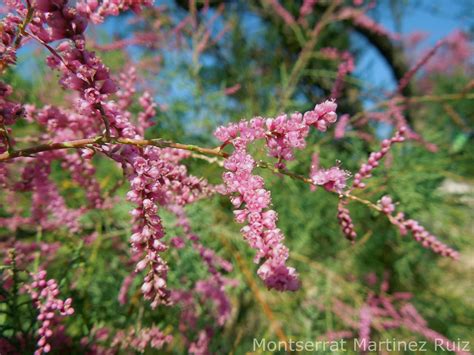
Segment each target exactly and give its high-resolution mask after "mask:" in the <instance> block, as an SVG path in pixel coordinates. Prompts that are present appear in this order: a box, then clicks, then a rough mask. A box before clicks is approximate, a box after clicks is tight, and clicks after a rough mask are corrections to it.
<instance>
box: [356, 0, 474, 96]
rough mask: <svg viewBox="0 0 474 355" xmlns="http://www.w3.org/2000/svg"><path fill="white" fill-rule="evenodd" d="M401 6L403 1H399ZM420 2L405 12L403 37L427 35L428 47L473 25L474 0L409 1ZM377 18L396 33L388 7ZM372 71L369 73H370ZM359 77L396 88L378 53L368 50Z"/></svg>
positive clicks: (361, 64)
mask: <svg viewBox="0 0 474 355" xmlns="http://www.w3.org/2000/svg"><path fill="white" fill-rule="evenodd" d="M397 1H400V3H402V2H403V1H402V0H397ZM386 2H388V1H386ZM408 2H409V3H418V4H417V6H408V7H407V8H406V9H405V10H404V16H403V17H402V22H401V34H402V35H406V34H409V33H412V32H414V31H423V32H427V33H428V34H429V35H428V37H427V38H426V40H425V41H424V42H423V43H422V45H424V46H425V47H430V46H432V45H433V44H434V43H435V42H436V41H437V40H439V39H441V38H443V37H445V36H447V35H448V34H450V33H451V32H453V31H454V30H455V29H459V28H461V29H463V30H466V31H468V30H469V29H470V28H472V27H473V24H474V22H473V21H474V10H473V9H474V1H472V0H431V1H430V0H422V1H408ZM378 11H379V12H378V13H376V14H374V16H375V17H376V18H377V19H378V21H380V22H381V23H382V24H383V25H384V26H385V27H386V28H388V29H390V30H392V31H393V32H395V24H394V21H393V20H392V16H391V15H390V10H389V8H388V6H385V7H383V6H380V7H379V8H378ZM368 68H370V70H367V69H368ZM356 73H357V75H358V76H359V77H361V78H362V79H363V80H364V81H367V82H370V83H371V84H375V85H377V86H382V87H386V88H387V89H390V88H393V87H394V85H395V82H394V80H393V77H392V74H391V72H390V71H389V69H388V68H387V65H386V63H385V61H384V60H383V58H380V56H379V55H378V53H377V52H376V50H373V49H372V50H368V51H367V52H366V53H365V55H364V56H363V58H361V61H360V62H359V63H358V66H357V71H356Z"/></svg>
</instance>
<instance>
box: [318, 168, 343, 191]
mask: <svg viewBox="0 0 474 355" xmlns="http://www.w3.org/2000/svg"><path fill="white" fill-rule="evenodd" d="M349 176H350V173H349V172H347V171H345V170H342V169H341V168H340V167H338V166H333V167H332V168H329V169H318V170H316V171H314V172H311V174H310V176H309V177H310V178H311V180H312V181H313V184H314V185H319V186H322V187H324V188H325V189H326V190H328V191H334V192H337V193H339V194H340V193H342V192H343V190H344V189H345V187H346V182H347V179H348V178H349Z"/></svg>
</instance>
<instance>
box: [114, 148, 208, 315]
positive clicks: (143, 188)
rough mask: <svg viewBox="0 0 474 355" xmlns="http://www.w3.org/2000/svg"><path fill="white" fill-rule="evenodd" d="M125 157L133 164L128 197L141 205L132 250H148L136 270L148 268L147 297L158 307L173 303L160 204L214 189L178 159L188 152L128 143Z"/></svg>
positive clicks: (183, 201) (182, 200)
mask: <svg viewBox="0 0 474 355" xmlns="http://www.w3.org/2000/svg"><path fill="white" fill-rule="evenodd" d="M127 148H128V149H124V151H123V152H122V155H123V159H125V160H126V161H127V162H128V164H130V165H131V168H132V173H131V174H130V175H129V176H128V178H129V180H130V184H131V188H132V189H131V190H130V191H129V192H128V194H127V199H128V200H129V201H131V202H133V203H135V204H136V205H137V208H135V209H134V210H132V212H131V214H132V216H133V218H134V224H133V225H134V234H133V235H132V236H131V239H130V240H131V243H132V251H133V254H134V255H136V257H139V256H140V255H142V254H144V257H143V258H142V259H141V260H140V261H139V262H138V263H137V266H136V271H137V272H139V271H142V270H144V269H145V268H148V273H147V275H146V276H145V280H144V283H143V285H142V292H143V294H144V296H145V299H148V300H150V301H151V306H152V307H153V308H155V307H156V306H158V305H159V304H161V303H162V304H167V305H169V304H170V300H169V290H168V289H167V286H166V280H167V273H168V265H167V264H166V262H165V260H163V258H162V257H161V256H160V254H161V253H163V252H164V251H166V250H167V249H168V246H167V245H166V244H165V243H164V242H163V241H162V239H163V237H164V229H163V226H162V223H161V219H160V217H159V216H158V215H157V212H158V205H162V206H166V205H169V204H179V205H184V204H188V203H192V202H194V201H195V200H197V199H198V198H200V197H202V196H206V195H207V194H209V193H210V190H209V189H208V187H207V182H206V181H205V180H200V179H197V178H196V177H193V176H188V175H187V171H186V168H185V167H184V166H183V165H179V164H178V162H179V160H180V159H182V158H183V157H185V156H187V154H184V155H183V154H182V153H179V152H177V151H175V150H174V151H173V150H170V149H159V148H156V147H151V146H148V147H145V148H144V149H142V150H139V149H137V148H135V147H127Z"/></svg>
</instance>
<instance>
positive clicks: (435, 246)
mask: <svg viewBox="0 0 474 355" xmlns="http://www.w3.org/2000/svg"><path fill="white" fill-rule="evenodd" d="M379 206H380V208H381V209H382V212H383V213H385V214H386V215H388V216H389V220H390V221H391V222H392V223H393V224H394V225H395V226H397V227H398V228H399V230H400V233H401V234H402V235H405V234H407V232H408V231H410V232H411V233H412V234H413V238H414V239H415V240H416V241H417V242H418V243H420V244H421V245H422V246H423V247H424V248H427V249H431V250H432V251H434V252H435V253H436V254H439V255H442V256H446V257H450V258H453V259H455V260H456V259H458V258H459V253H458V252H457V251H456V250H454V249H452V248H451V247H449V246H447V245H446V244H444V243H442V242H441V241H439V240H438V238H436V237H435V236H434V235H432V234H431V233H430V232H428V231H427V230H426V229H425V228H424V227H423V226H421V225H420V224H419V222H418V221H415V220H413V219H408V220H406V219H405V215H404V213H403V212H399V213H398V214H397V215H396V216H392V213H393V212H395V205H394V204H393V202H392V198H391V197H390V196H383V197H382V198H381V199H380V201H379Z"/></svg>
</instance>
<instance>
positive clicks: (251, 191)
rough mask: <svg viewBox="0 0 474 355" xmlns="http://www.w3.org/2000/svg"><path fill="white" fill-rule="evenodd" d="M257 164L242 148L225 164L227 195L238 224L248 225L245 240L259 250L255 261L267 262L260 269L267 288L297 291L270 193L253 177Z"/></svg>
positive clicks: (296, 283) (295, 275)
mask: <svg viewBox="0 0 474 355" xmlns="http://www.w3.org/2000/svg"><path fill="white" fill-rule="evenodd" d="M254 167H255V161H254V160H253V158H252V156H251V155H250V154H248V153H247V152H246V150H245V149H244V148H239V149H236V150H235V151H234V153H233V154H232V155H231V156H230V157H229V158H228V159H227V160H226V161H225V162H224V168H225V169H227V170H228V172H226V173H224V176H223V178H224V182H225V184H226V186H227V193H228V194H233V195H234V196H233V197H231V201H232V204H233V205H234V207H235V208H239V207H241V205H242V204H245V207H244V208H242V209H237V210H235V211H234V214H235V218H236V220H237V222H239V223H244V222H245V221H247V222H248V225H247V226H245V227H243V228H242V229H241V232H242V234H243V235H244V238H245V240H246V241H247V242H248V243H249V245H250V246H251V247H252V248H254V249H256V250H257V254H256V256H255V262H256V263H258V262H259V261H260V259H262V258H263V259H264V260H265V262H264V263H263V264H262V265H261V266H260V268H259V269H258V272H257V273H258V275H259V276H260V278H261V279H262V280H263V281H264V282H265V284H266V285H267V287H269V288H274V289H277V290H279V291H287V290H289V291H295V290H297V289H298V288H299V281H298V275H297V274H296V271H295V269H294V268H292V267H287V266H286V265H285V262H286V260H287V259H288V248H286V247H285V246H284V245H283V243H282V241H283V238H284V237H283V234H282V233H281V231H280V230H279V229H278V228H276V221H277V218H278V215H277V213H276V212H275V211H273V210H271V209H269V206H270V202H271V197H270V192H269V191H267V190H265V189H264V182H263V179H262V178H261V177H259V176H256V175H253V174H252V170H253V169H254Z"/></svg>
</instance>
